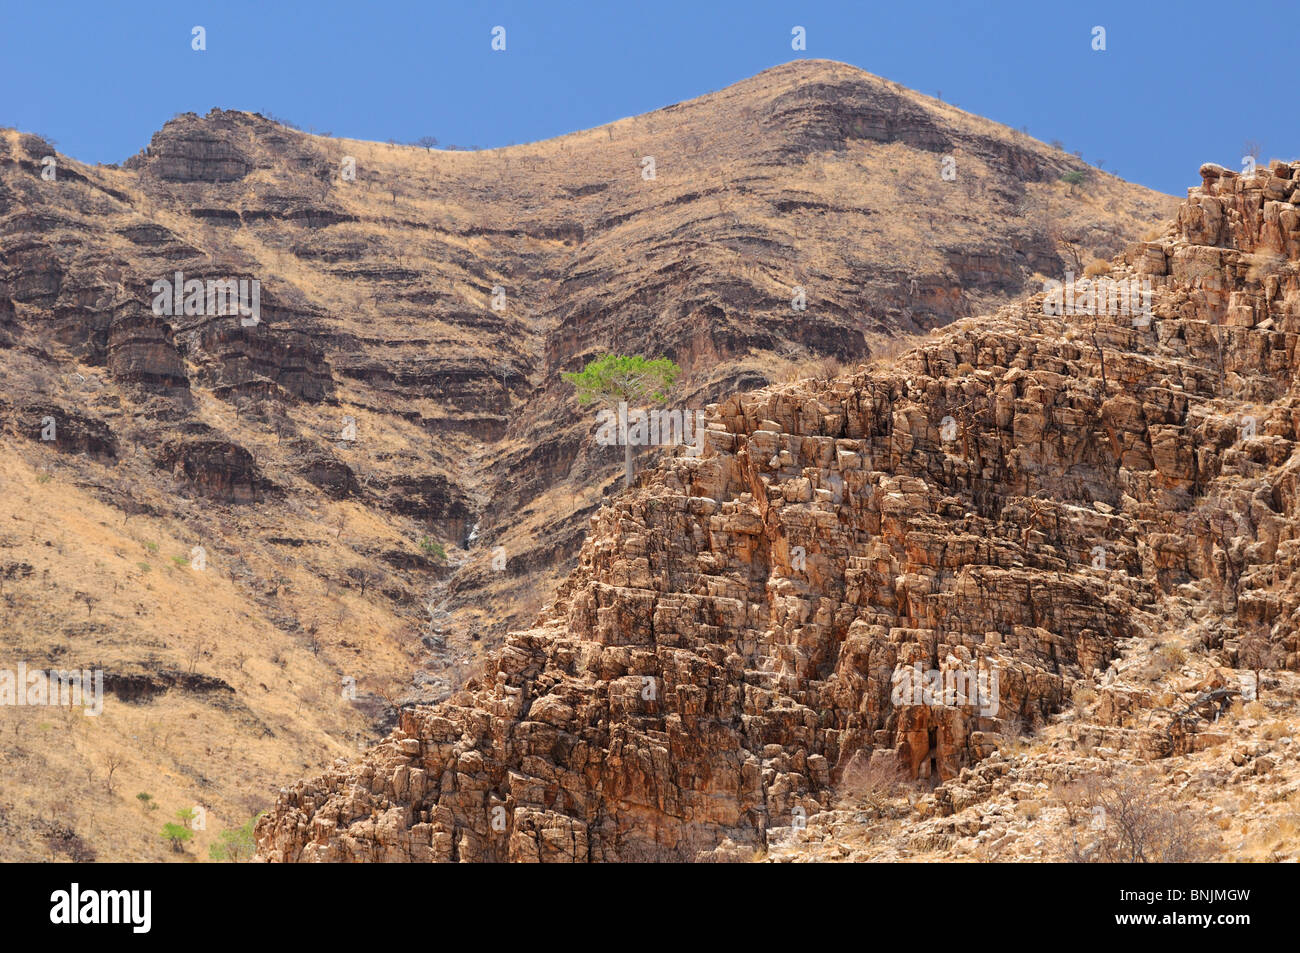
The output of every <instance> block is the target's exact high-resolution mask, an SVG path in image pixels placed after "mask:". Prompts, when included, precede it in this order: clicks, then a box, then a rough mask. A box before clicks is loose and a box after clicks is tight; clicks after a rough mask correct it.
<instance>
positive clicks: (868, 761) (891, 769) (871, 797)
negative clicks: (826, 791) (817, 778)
mask: <svg viewBox="0 0 1300 953" xmlns="http://www.w3.org/2000/svg"><path fill="white" fill-rule="evenodd" d="M905 780H906V778H905V776H904V774H903V768H902V765H900V764H899V763H898V761H897V760H896V759H895V758H893V757H884V758H872V757H869V756H868V755H867V754H866V752H864V751H858V752H857V753H855V754H854V755H853V757H852V758H850V759H849V763H848V766H847V767H845V769H844V773H843V775H841V776H840V784H839V791H840V794H841V795H842V796H843V797H845V798H847V799H849V800H851V801H853V802H856V803H858V804H864V805H866V806H868V807H870V808H872V809H874V810H876V811H881V810H883V809H884V808H885V807H886V806H887V805H888V804H889V802H890V801H892V800H893V799H894V798H895V797H897V796H898V793H899V789H900V788H901V787H902V786H903V783H904V781H905Z"/></svg>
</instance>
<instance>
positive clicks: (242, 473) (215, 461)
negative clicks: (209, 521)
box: [158, 440, 275, 503]
mask: <svg viewBox="0 0 1300 953" xmlns="http://www.w3.org/2000/svg"><path fill="white" fill-rule="evenodd" d="M158 465H159V466H161V467H165V468H166V469H168V470H170V471H171V472H172V475H173V476H174V477H176V478H177V479H179V480H181V481H183V482H184V483H185V484H187V485H188V486H190V487H192V488H193V489H194V490H196V491H197V492H198V493H199V494H200V495H201V496H206V497H209V498H211V499H215V500H221V501H223V502H226V503H257V502H261V501H263V500H265V499H267V498H268V497H269V496H270V495H271V494H273V493H274V492H275V487H274V485H273V484H272V483H271V481H269V480H268V479H266V477H264V476H263V475H262V472H261V470H260V469H259V468H258V466H257V463H256V461H255V460H254V459H253V455H252V454H251V453H249V452H248V451H247V450H245V449H244V448H243V447H241V446H239V445H238V444H233V443H229V442H227V441H224V440H187V441H177V442H174V443H172V444H170V445H168V446H167V447H166V448H164V451H163V453H162V455H161V456H160V457H159V459H158Z"/></svg>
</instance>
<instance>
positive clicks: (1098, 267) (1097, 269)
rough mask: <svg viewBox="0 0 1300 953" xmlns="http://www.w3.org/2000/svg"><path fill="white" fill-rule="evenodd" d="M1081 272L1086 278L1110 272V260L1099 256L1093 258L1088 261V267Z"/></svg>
mask: <svg viewBox="0 0 1300 953" xmlns="http://www.w3.org/2000/svg"><path fill="white" fill-rule="evenodd" d="M1083 274H1084V276H1085V277H1087V278H1096V277H1097V276H1098V275H1108V274H1110V262H1108V261H1104V260H1102V259H1100V258H1094V259H1093V260H1092V261H1090V262H1088V267H1087V268H1085V269H1083Z"/></svg>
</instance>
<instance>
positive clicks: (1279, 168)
mask: <svg viewBox="0 0 1300 953" xmlns="http://www.w3.org/2000/svg"><path fill="white" fill-rule="evenodd" d="M1201 175H1202V178H1203V181H1202V184H1201V186H1200V187H1199V188H1196V189H1194V190H1192V191H1191V192H1190V195H1189V198H1188V200H1187V202H1186V203H1185V204H1184V205H1183V206H1182V207H1181V208H1180V209H1179V210H1178V212H1177V216H1176V219H1175V220H1174V221H1173V222H1172V223H1171V224H1170V225H1169V227H1168V228H1167V229H1166V230H1165V231H1164V232H1163V234H1161V235H1159V236H1158V237H1155V238H1154V239H1153V240H1148V241H1143V242H1137V243H1134V244H1132V245H1131V246H1129V247H1128V248H1127V249H1126V250H1125V251H1124V252H1123V253H1122V254H1121V255H1119V256H1117V257H1116V258H1115V259H1114V260H1113V262H1112V263H1111V265H1110V267H1109V268H1108V269H1107V272H1108V273H1107V274H1104V275H1098V276H1097V280H1098V281H1115V282H1120V281H1123V282H1126V283H1127V282H1130V281H1134V280H1136V281H1138V282H1139V283H1141V282H1149V284H1150V288H1151V308H1150V312H1149V313H1147V312H1146V311H1144V310H1142V309H1141V308H1138V309H1134V313H1126V314H1117V313H1109V314H1107V313H1104V312H1106V311H1108V310H1112V309H1110V308H1105V307H1103V308H1093V309H1092V310H1093V311H1094V312H1095V311H1101V312H1103V313H1091V314H1089V313H1073V314H1071V313H1066V314H1059V315H1058V314H1045V311H1060V310H1066V311H1069V310H1071V307H1072V306H1074V307H1077V306H1079V305H1080V302H1081V300H1082V297H1081V296H1082V295H1083V293H1084V292H1083V291H1082V290H1079V295H1080V297H1079V298H1074V296H1073V294H1072V293H1067V294H1068V295H1069V296H1068V297H1065V298H1064V301H1063V302H1062V303H1061V304H1063V305H1064V307H1060V306H1059V305H1058V306H1056V307H1052V306H1050V305H1048V306H1045V299H1046V298H1047V296H1046V295H1045V294H1042V293H1040V294H1037V295H1034V296H1031V297H1029V298H1026V299H1023V300H1021V301H1019V302H1017V303H1015V304H1012V305H1009V306H1006V307H1003V308H1001V309H1000V310H998V311H997V312H996V313H995V314H990V315H986V316H981V317H978V318H972V319H966V320H961V321H958V322H957V323H956V324H954V325H953V326H952V327H950V328H947V329H945V330H943V331H942V332H939V333H936V334H933V335H932V336H931V338H930V340H928V341H926V342H925V343H923V344H921V345H919V346H918V347H916V348H915V349H914V350H911V351H909V352H908V353H906V354H905V355H903V356H901V357H900V358H899V359H898V360H897V361H896V362H895V363H893V364H892V366H890V365H888V364H886V363H881V362H877V363H875V364H872V365H870V366H868V367H866V368H864V369H863V370H862V371H860V372H859V373H857V374H855V375H853V376H849V377H841V378H836V379H832V380H827V381H817V380H805V381H800V382H797V383H792V384H787V385H776V386H771V387H767V388H763V389H760V390H759V391H757V392H754V393H749V394H741V395H737V396H732V397H729V398H727V399H726V400H723V401H720V402H718V403H717V404H714V405H713V406H711V407H710V410H709V417H708V421H709V430H710V432H709V435H708V449H707V451H706V453H705V454H704V455H703V456H702V457H701V458H699V459H693V458H690V457H687V456H681V457H678V458H675V459H668V460H665V461H663V462H662V463H661V465H660V466H659V467H658V468H657V469H656V470H655V471H654V473H653V474H650V475H649V476H648V478H647V479H645V480H644V481H643V483H642V485H641V486H639V487H638V488H636V489H635V490H634V491H633V492H629V493H627V494H625V495H622V496H619V497H617V498H616V499H614V500H611V501H610V502H609V503H608V504H607V505H606V506H605V507H604V508H603V509H601V510H600V511H599V512H598V513H597V514H596V515H595V516H594V517H593V521H592V528H591V532H590V533H589V535H588V537H587V540H586V542H585V543H584V545H583V548H582V551H581V555H580V558H579V565H578V567H577V569H576V570H575V571H574V572H573V573H572V574H571V575H570V576H569V578H568V579H567V580H566V582H565V583H564V584H563V585H562V586H561V588H560V590H559V592H558V595H557V598H556V599H555V602H554V604H553V605H552V606H551V607H550V608H548V609H547V611H546V612H544V613H543V614H542V616H541V618H540V619H539V622H538V624H537V626H536V627H534V628H531V629H528V630H526V631H521V632H518V633H515V634H513V635H511V636H510V637H509V638H508V639H507V640H506V644H505V646H504V647H503V648H502V649H501V650H500V651H498V652H496V653H494V654H493V655H492V656H491V657H490V659H489V660H488V663H487V665H486V666H485V669H484V671H483V673H482V674H481V675H479V676H476V677H475V678H474V679H473V680H471V681H470V682H469V683H468V685H467V686H466V689H465V690H464V691H462V692H459V693H457V694H456V695H454V696H453V697H452V698H451V699H449V700H447V701H446V702H443V703H442V704H440V705H436V706H433V707H417V708H413V709H408V710H404V711H403V712H402V717H401V721H400V726H399V728H398V729H397V730H395V731H394V732H393V733H392V734H391V735H390V736H389V737H388V738H387V739H386V740H385V741H384V742H383V743H381V744H380V745H378V746H377V747H376V748H375V749H373V750H372V751H370V752H368V753H367V755H366V756H365V757H364V758H362V759H360V760H358V761H355V762H351V763H347V762H343V761H340V762H338V763H336V764H335V765H334V766H333V767H332V768H330V769H329V770H327V771H326V772H325V773H324V774H322V775H320V776H318V777H315V778H314V779H312V780H310V781H302V782H299V783H297V784H295V785H293V786H292V787H291V788H288V789H286V790H284V791H283V792H282V793H281V796H280V798H279V799H278V801H277V803H276V806H275V808H274V810H273V811H272V812H271V813H270V815H269V816H267V817H265V818H263V819H262V821H261V823H260V825H259V827H258V831H259V835H260V845H261V850H262V854H263V856H264V857H265V858H266V859H269V860H275V861H356V860H360V861H505V860H509V861H629V860H646V859H688V860H692V859H706V860H727V859H730V860H734V859H750V858H752V857H768V858H769V859H773V860H783V861H789V860H806V859H828V858H870V857H885V858H893V859H897V858H901V857H917V856H929V857H935V856H941V857H947V858H954V857H960V858H966V859H984V860H988V859H1011V858H1039V859H1045V858H1071V857H1081V858H1083V859H1116V858H1118V859H1189V858H1195V857H1204V856H1210V857H1218V858H1233V859H1248V858H1259V859H1273V860H1278V859H1290V860H1296V859H1297V841H1296V839H1295V837H1294V833H1295V830H1296V829H1297V821H1298V820H1300V814H1298V813H1297V812H1298V810H1300V765H1298V764H1297V754H1296V745H1295V744H1294V743H1293V742H1294V738H1293V735H1294V731H1295V729H1296V727H1297V720H1296V717H1295V714H1294V705H1295V701H1296V699H1297V694H1298V693H1300V677H1298V676H1297V674H1296V670H1297V669H1300V642H1298V641H1297V640H1298V638H1300V636H1297V632H1298V631H1300V587H1297V585H1296V577H1295V573H1296V570H1297V567H1298V566H1300V562H1298V558H1297V554H1298V553H1300V549H1298V548H1297V547H1298V545H1300V544H1298V543H1297V538H1298V536H1300V534H1298V533H1297V530H1298V529H1300V492H1298V490H1297V480H1296V474H1297V473H1298V472H1300V455H1298V454H1297V453H1296V448H1297V440H1298V439H1300V432H1298V431H1297V428H1298V427H1300V415H1298V414H1297V407H1298V405H1297V392H1296V368H1297V355H1296V343H1297V340H1298V339H1300V338H1298V334H1300V188H1297V184H1298V183H1300V163H1293V164H1290V165H1286V164H1283V163H1274V164H1273V165H1272V167H1271V168H1270V169H1269V170H1268V171H1266V172H1265V171H1262V170H1261V172H1260V174H1259V175H1256V176H1252V177H1249V178H1242V177H1240V176H1238V175H1237V174H1235V173H1233V172H1229V171H1226V170H1224V169H1222V168H1221V167H1218V166H1210V165H1207V166H1205V167H1203V168H1202V169H1201ZM1094 287H1095V286H1094ZM1072 299H1073V300H1072ZM1130 300H1132V299H1130ZM1115 310H1118V309H1115ZM914 667H915V669H917V670H919V671H924V672H927V673H928V672H935V673H938V674H939V676H940V677H941V678H944V679H949V678H950V677H951V676H953V675H954V674H955V673H956V672H957V671H958V670H961V671H963V672H967V673H971V676H972V677H970V678H968V679H967V681H966V683H965V685H966V688H965V689H958V691H959V692H961V694H960V695H959V694H952V695H947V696H940V697H937V698H932V697H925V698H923V697H921V696H919V695H917V694H912V693H911V692H910V690H909V691H904V692H900V691H899V686H900V679H899V675H898V673H899V672H900V671H904V672H905V671H908V670H912V669H913V668H914ZM980 673H984V674H985V675H986V676H993V673H996V676H995V678H996V681H994V682H993V684H994V686H995V687H994V689H993V696H992V698H991V699H989V698H988V697H983V698H978V699H977V695H978V688H977V689H974V690H973V689H971V687H970V686H971V685H972V683H975V684H976V685H977V686H978V685H979V682H980ZM990 680H992V678H990ZM904 684H906V683H904ZM944 684H947V682H945V683H944ZM985 684H987V682H985ZM917 779H919V781H918V780H917ZM1108 811H1109V814H1108V813H1107V812H1108ZM1135 817H1136V818H1138V819H1139V823H1137V824H1132V823H1131V822H1132V821H1133V818H1135ZM1108 818H1109V823H1108V820H1107V819H1108ZM1098 822H1099V823H1098ZM1131 829H1136V830H1140V831H1141V834H1140V835H1139V838H1145V840H1144V841H1143V843H1144V844H1145V850H1147V852H1148V853H1147V855H1146V856H1145V857H1143V856H1124V853H1125V851H1126V850H1130V852H1131V848H1132V838H1131V837H1130V831H1131ZM1153 845H1154V852H1153ZM1139 847H1141V845H1139ZM1138 853H1139V854H1140V853H1141V851H1140V850H1139V851H1138Z"/></svg>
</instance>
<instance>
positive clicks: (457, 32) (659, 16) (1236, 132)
mask: <svg viewBox="0 0 1300 953" xmlns="http://www.w3.org/2000/svg"><path fill="white" fill-rule="evenodd" d="M1296 10H1297V8H1296V6H1295V4H1294V2H1268V0H1265V2H1256V3H1252V4H1251V5H1250V6H1249V7H1233V6H1232V5H1224V4H1222V3H1208V2H1199V0H1195V2H1178V3H1154V2H1150V3H1134V2H1132V0H1130V2H1126V3H1110V2H1087V3H1073V4H1062V3H1058V2H1054V0H1046V2H1044V0H1038V2H1034V3H1028V2H1026V3H1019V2H1017V3H1001V4H999V3H973V2H972V3H955V2H954V3H947V2H935V0H929V2H925V3H917V2H906V0H903V2H892V3H878V2H862V0H858V2H843V3H816V2H788V0H787V2H769V0H744V2H727V3H709V2H706V0H694V2H678V0H652V2H646V3H633V2H630V0H591V2H581V3H579V2H567V3H558V2H546V0H527V2H518V3H509V2H499V3H477V2H473V0H457V2H451V3H440V2H437V0H424V2H418V3H405V2H398V0H393V2H386V3H377V2H373V0H357V2H347V3H342V2H334V0H321V2H317V3H306V2H304V3H276V2H274V0H264V2H260V3H259V2H244V0H226V2H218V3H185V2H177V0H171V2H158V3H154V2H138V3H131V2H129V0H126V2H121V3H118V2H106V0H94V2H59V0H34V2H28V0H0V126H16V127H17V128H19V129H22V130H24V131H31V132H39V133H41V134H43V135H46V136H48V137H50V138H52V139H54V140H55V141H56V142H57V143H58V147H59V150H60V151H62V152H64V153H66V154H69V155H71V156H74V157H75V158H78V159H81V160H82V161H86V162H120V161H121V160H123V159H125V158H127V157H128V156H130V155H132V154H134V153H135V152H137V151H139V150H140V149H141V148H143V147H144V146H145V145H147V144H148V141H149V137H150V136H151V135H152V133H153V132H154V131H155V130H157V129H158V128H159V127H160V126H162V124H163V123H164V122H166V120H167V119H169V118H170V117H171V116H173V115H174V114H176V113H178V112H186V111H193V112H197V113H206V112H207V111H208V110H209V109H210V108H212V107H213V106H220V107H223V108H230V109H249V110H254V111H260V112H269V113H272V114H274V115H276V116H279V117H283V118H286V119H289V120H292V121H293V122H295V123H297V124H298V125H300V126H302V127H303V128H308V127H312V128H314V129H316V130H317V131H331V132H333V133H334V134H336V135H342V136H350V137H354V138H360V139H374V140H380V141H386V140H388V139H394V140H397V141H399V142H409V141H410V140H412V139H415V138H417V137H419V136H423V135H433V136H437V137H438V139H439V140H440V141H441V142H442V143H444V144H447V143H455V144H458V145H478V146H483V147H491V146H498V145H506V144H508V143H510V142H528V141H532V140H535V139H543V138H548V137H550V136H555V135H559V134H562V133H565V132H571V131H573V130H575V129H582V128H587V127H590V126H594V125H599V124H600V123H602V122H607V121H609V120H613V119H617V118H620V117H623V116H628V115H634V114H636V113H641V112H645V111H648V110H651V109H656V108H658V107H660V106H665V105H668V104H670V103H674V102H679V101H681V100H683V99H689V98H691V97H694V96H698V95H701V94H703V93H706V92H709V91H710V90H714V89H720V88H722V87H723V86H727V85H729V84H731V83H734V82H736V81H738V80H741V79H744V78H745V77H748V76H752V75H753V74H755V73H757V72H759V71H760V70H763V69H766V68H767V67H769V66H774V65H776V64H778V63H783V62H786V61H788V60H791V59H795V58H798V57H815V58H824V59H834V60H840V61H843V62H846V63H851V64H853V65H855V66H858V67H861V68H862V69H865V70H867V71H869V72H872V73H876V74H878V75H881V76H885V77H887V78H889V79H892V80H896V81H898V82H900V83H903V84H904V85H906V86H909V87H912V88H913V89H917V90H920V91H921V92H924V93H927V94H929V95H934V94H936V92H938V91H942V94H943V98H944V99H945V100H946V101H948V102H952V103H956V104H957V105H958V106H960V107H962V108H963V109H966V110H969V111H971V112H974V113H978V114H981V115H984V116H987V117H989V118H990V119H994V120H997V121H998V122H1003V123H1006V124H1007V125H1009V126H1013V127H1015V128H1020V127H1022V126H1024V127H1027V128H1028V130H1029V132H1030V134H1031V135H1033V136H1035V137H1036V138H1039V139H1042V140H1044V141H1050V140H1052V139H1060V140H1061V141H1062V142H1063V143H1064V144H1065V147H1066V148H1067V149H1069V150H1070V151H1072V152H1073V151H1075V150H1079V151H1081V152H1082V153H1083V157H1084V159H1085V160H1086V161H1089V162H1095V161H1096V160H1098V159H1101V160H1103V161H1104V162H1105V164H1106V165H1105V167H1106V168H1107V169H1108V170H1113V171H1116V172H1117V173H1118V174H1119V175H1122V176H1123V177H1124V178H1127V179H1130V180H1132V181H1135V182H1140V183H1142V184H1143V185H1147V186H1150V187H1152V188H1156V189H1160V190H1162V191H1165V192H1170V193H1173V194H1176V195H1183V194H1185V190H1186V188H1187V186H1189V185H1193V184H1195V183H1196V182H1197V176H1196V168H1197V166H1198V165H1199V164H1200V163H1202V162H1205V161H1217V162H1220V163H1222V164H1224V165H1227V166H1229V167H1234V168H1235V167H1239V166H1240V160H1241V154H1242V146H1243V143H1244V142H1246V141H1247V140H1255V141H1258V142H1259V143H1260V144H1261V146H1262V154H1261V158H1263V159H1268V158H1273V157H1280V158H1296V157H1298V156H1300V123H1297V122H1296V117H1295V115H1294V97H1293V96H1290V95H1289V94H1290V93H1293V92H1294V90H1295V81H1296V75H1297V72H1296V63H1297V61H1296V57H1295V49H1294V44H1295V30H1296V23H1297V21H1296V17H1295V13H1296ZM195 25H201V26H203V27H204V28H205V29H206V31H207V49H206V51H204V52H195V51H194V50H192V49H191V28H192V27H193V26H195ZM497 25H501V26H504V27H505V28H506V50H505V51H504V52H494V51H493V50H492V49H491V40H492V37H491V30H492V28H493V27H494V26H497ZM795 25H799V26H803V27H805V28H806V30H807V43H808V49H807V51H806V52H796V51H794V50H792V49H791V46H790V39H791V32H790V31H791V28H792V27H794V26H795ZM1094 26H1103V27H1105V29H1106V46H1107V49H1106V50H1105V51H1104V52H1094V51H1093V50H1092V48H1091V43H1092V29H1093V27H1094Z"/></svg>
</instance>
